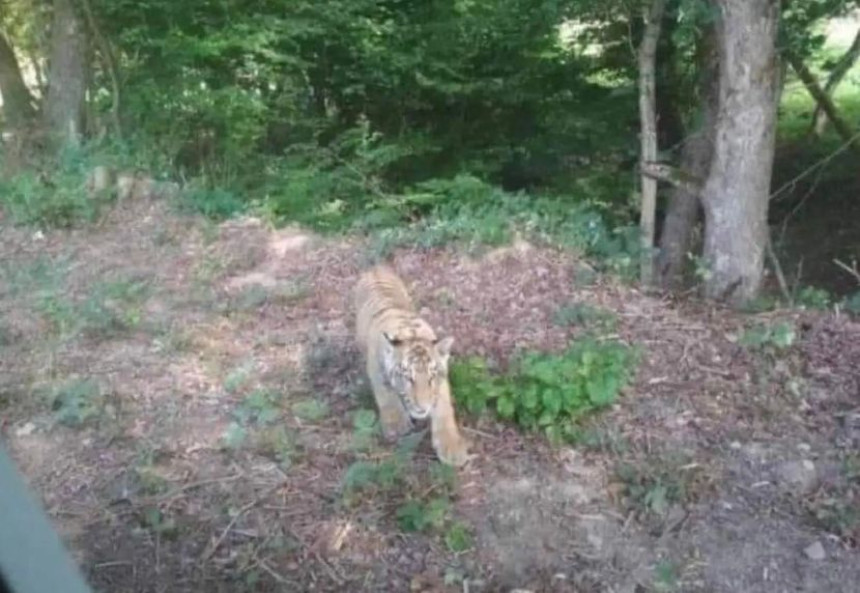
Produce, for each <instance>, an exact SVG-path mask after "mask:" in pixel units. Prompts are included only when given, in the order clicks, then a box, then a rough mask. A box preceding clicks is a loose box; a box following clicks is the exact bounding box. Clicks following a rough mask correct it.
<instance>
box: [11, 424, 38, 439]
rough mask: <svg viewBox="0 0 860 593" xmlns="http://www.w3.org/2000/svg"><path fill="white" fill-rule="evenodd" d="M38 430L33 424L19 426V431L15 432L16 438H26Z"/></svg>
mask: <svg viewBox="0 0 860 593" xmlns="http://www.w3.org/2000/svg"><path fill="white" fill-rule="evenodd" d="M35 430H36V425H35V424H33V423H32V422H27V423H26V424H24V425H23V426H19V427H18V428H17V430H15V436H19V437H26V436H30V435H31V434H33V431H35Z"/></svg>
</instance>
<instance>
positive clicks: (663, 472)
mask: <svg viewBox="0 0 860 593" xmlns="http://www.w3.org/2000/svg"><path fill="white" fill-rule="evenodd" d="M701 472H702V470H701V468H700V467H699V466H698V465H696V464H694V463H688V460H687V458H686V457H683V456H678V455H660V456H655V457H653V458H648V459H641V460H638V461H636V462H629V461H622V462H619V463H618V464H617V465H616V467H615V477H616V478H617V479H618V480H619V481H620V482H621V484H622V485H623V493H624V495H625V496H626V500H627V505H628V507H629V508H631V509H633V510H635V511H637V512H638V513H640V514H642V515H649V514H650V515H652V516H656V517H663V516H664V515H665V514H666V513H667V512H668V510H669V508H670V507H671V506H672V505H675V504H685V503H687V502H689V501H690V500H691V499H693V498H694V497H695V496H696V495H697V493H698V491H697V487H698V486H699V477H700V475H701Z"/></svg>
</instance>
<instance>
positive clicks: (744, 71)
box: [702, 0, 779, 305]
mask: <svg viewBox="0 0 860 593" xmlns="http://www.w3.org/2000/svg"><path fill="white" fill-rule="evenodd" d="M716 4H717V6H718V7H719V9H720V15H719V18H718V19H717V38H718V40H719V52H720V102H719V105H720V110H719V114H718V117H717V133H716V135H715V138H714V158H713V161H712V163H711V170H710V172H709V175H708V179H707V182H706V183H705V187H704V190H703V192H702V202H703V205H704V208H705V245H704V255H705V263H706V265H707V268H708V277H707V278H706V281H705V295H706V296H707V297H709V298H714V299H720V300H727V301H729V302H730V303H732V304H734V305H741V304H743V303H745V302H747V301H749V300H750V299H752V298H755V297H756V296H757V295H758V292H759V290H760V288H761V282H762V272H763V268H764V256H765V245H766V241H767V236H768V227H767V208H768V196H769V193H770V182H771V173H772V170H773V157H774V144H775V135H776V134H775V130H776V107H777V105H776V97H777V94H778V92H779V88H778V86H779V80H778V79H779V76H778V62H777V59H776V57H777V56H776V34H777V28H778V21H779V2H778V0H717V2H716Z"/></svg>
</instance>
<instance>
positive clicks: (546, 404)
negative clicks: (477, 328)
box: [451, 340, 635, 442]
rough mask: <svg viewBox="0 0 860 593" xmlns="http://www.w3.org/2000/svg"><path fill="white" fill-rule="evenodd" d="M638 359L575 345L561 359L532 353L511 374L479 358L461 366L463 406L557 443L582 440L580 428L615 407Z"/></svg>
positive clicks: (612, 346) (455, 378) (614, 349)
mask: <svg viewBox="0 0 860 593" xmlns="http://www.w3.org/2000/svg"><path fill="white" fill-rule="evenodd" d="M634 358H635V356H634V353H633V351H632V350H631V349H630V348H629V347H628V346H626V345H624V344H622V343H620V342H597V341H594V340H585V341H580V342H574V343H573V344H571V345H570V346H569V347H568V349H567V350H566V351H564V352H562V353H560V354H544V353H534V352H531V353H526V354H525V355H523V356H521V357H520V358H519V359H518V360H517V361H516V362H515V363H514V364H513V365H512V369H511V370H510V371H508V372H507V373H506V374H503V375H500V374H494V373H491V372H490V370H489V369H488V368H487V365H486V363H485V362H484V361H483V360H481V359H477V358H471V359H464V360H461V361H457V362H455V363H454V364H453V365H452V367H451V384H452V390H453V393H454V397H455V399H456V401H457V403H458V404H459V405H460V406H462V407H464V408H465V409H466V410H467V411H469V412H470V413H473V414H477V413H481V412H482V411H483V410H484V409H487V408H489V409H491V410H492V411H494V412H495V413H496V414H498V415H499V416H500V417H501V418H504V419H507V420H512V421H514V422H515V423H516V424H518V425H519V426H521V427H522V428H524V429H527V430H542V431H543V432H544V433H545V434H546V435H547V436H548V437H549V438H550V439H551V440H552V441H554V442H560V441H562V440H569V439H571V438H574V436H575V435H576V431H575V425H574V422H575V421H576V420H577V419H579V418H581V417H583V416H584V415H586V414H588V413H589V412H592V411H595V410H599V409H602V408H605V407H607V406H609V405H611V404H612V403H613V402H614V401H615V399H616V398H617V396H618V393H619V391H620V390H621V388H622V387H624V386H625V385H626V384H627V382H628V381H629V380H630V378H631V376H632V367H633V362H634Z"/></svg>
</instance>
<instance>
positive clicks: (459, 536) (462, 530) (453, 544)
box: [445, 521, 472, 554]
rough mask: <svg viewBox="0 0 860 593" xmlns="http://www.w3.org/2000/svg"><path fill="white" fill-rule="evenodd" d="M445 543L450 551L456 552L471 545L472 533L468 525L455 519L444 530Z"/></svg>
mask: <svg viewBox="0 0 860 593" xmlns="http://www.w3.org/2000/svg"><path fill="white" fill-rule="evenodd" d="M445 545H446V546H447V547H448V549H449V550H450V551H451V552H454V553H455V554H458V553H460V552H465V551H466V550H468V549H470V548H471V547H472V533H471V531H470V530H469V527H468V526H467V525H466V524H465V523H462V522H460V521H456V522H454V523H453V524H451V526H450V527H449V528H448V531H446V532H445Z"/></svg>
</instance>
